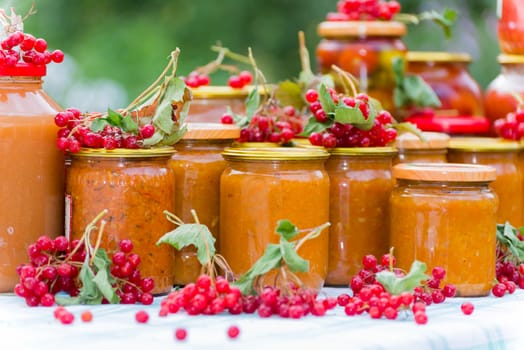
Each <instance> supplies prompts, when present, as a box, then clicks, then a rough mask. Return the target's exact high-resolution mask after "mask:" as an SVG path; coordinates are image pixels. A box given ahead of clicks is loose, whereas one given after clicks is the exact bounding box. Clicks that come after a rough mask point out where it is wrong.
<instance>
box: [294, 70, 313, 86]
mask: <svg viewBox="0 0 524 350" xmlns="http://www.w3.org/2000/svg"><path fill="white" fill-rule="evenodd" d="M316 78H317V77H316V76H315V74H313V72H312V71H310V70H308V71H306V72H304V71H301V72H300V73H299V74H298V81H299V82H300V84H302V85H304V86H311V85H312V84H314V82H315V80H317V79H316Z"/></svg>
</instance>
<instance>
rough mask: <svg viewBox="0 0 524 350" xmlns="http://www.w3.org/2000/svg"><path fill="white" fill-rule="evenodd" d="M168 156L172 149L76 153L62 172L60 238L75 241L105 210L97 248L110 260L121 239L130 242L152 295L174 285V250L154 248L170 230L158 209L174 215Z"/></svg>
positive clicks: (171, 174)
mask: <svg viewBox="0 0 524 350" xmlns="http://www.w3.org/2000/svg"><path fill="white" fill-rule="evenodd" d="M174 152H175V151H174V149H173V148H172V147H162V148H156V149H155V148H152V149H120V148H117V149H114V150H111V151H106V150H104V149H94V148H93V149H81V150H80V152H78V153H72V154H70V157H71V162H70V165H69V166H68V171H67V179H66V216H67V218H66V220H67V222H66V227H68V228H69V229H68V230H67V231H68V232H66V235H67V236H70V238H71V239H80V238H81V237H82V235H83V233H84V229H85V227H86V226H87V225H88V224H89V222H91V220H93V219H94V218H95V217H96V216H97V215H98V214H99V213H101V212H102V211H103V210H104V209H107V211H108V212H107V214H106V215H105V216H104V220H106V222H107V224H106V226H105V229H104V235H103V237H102V241H101V245H100V247H102V248H104V249H105V250H106V251H107V252H108V254H109V256H111V255H112V254H113V252H114V251H115V250H118V245H119V242H120V241H121V240H122V239H130V240H131V241H132V242H133V245H134V252H135V253H137V254H138V255H139V256H140V259H141V262H140V266H139V267H140V273H141V275H142V277H152V278H153V280H154V282H155V288H154V289H153V291H152V293H154V294H164V293H168V292H169V291H170V290H171V288H172V286H173V280H174V260H175V256H174V249H173V248H172V247H170V246H168V245H166V244H161V245H159V246H157V245H156V242H157V241H158V239H159V238H160V237H162V236H163V235H164V234H165V233H166V232H169V231H171V230H173V224H172V223H170V222H169V221H167V219H166V217H165V215H164V210H168V211H170V212H172V213H173V212H175V175H174V172H173V170H172V169H171V167H170V166H169V164H168V162H169V160H170V159H171V157H172V156H173V154H174ZM121 273H123V272H122V271H121Z"/></svg>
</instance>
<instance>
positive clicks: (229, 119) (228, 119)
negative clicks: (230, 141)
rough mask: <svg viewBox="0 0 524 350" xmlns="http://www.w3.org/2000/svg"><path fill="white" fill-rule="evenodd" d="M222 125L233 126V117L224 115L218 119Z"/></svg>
mask: <svg viewBox="0 0 524 350" xmlns="http://www.w3.org/2000/svg"><path fill="white" fill-rule="evenodd" d="M220 122H221V123H222V124H233V116H232V115H231V114H228V113H225V114H223V115H222V117H221V118H220Z"/></svg>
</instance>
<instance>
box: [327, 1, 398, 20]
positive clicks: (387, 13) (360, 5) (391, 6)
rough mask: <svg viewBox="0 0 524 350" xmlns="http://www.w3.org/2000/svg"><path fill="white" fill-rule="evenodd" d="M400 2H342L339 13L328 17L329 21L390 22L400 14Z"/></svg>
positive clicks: (338, 5) (338, 8) (338, 9)
mask: <svg viewBox="0 0 524 350" xmlns="http://www.w3.org/2000/svg"><path fill="white" fill-rule="evenodd" d="M400 7H401V6H400V3H399V2H398V1H395V0H392V1H383V0H340V1H339V2H338V3H337V11H338V12H331V13H328V15H327V20H328V21H359V20H360V21H373V20H383V21H389V20H391V19H392V18H393V16H394V15H396V14H397V13H399V12H400Z"/></svg>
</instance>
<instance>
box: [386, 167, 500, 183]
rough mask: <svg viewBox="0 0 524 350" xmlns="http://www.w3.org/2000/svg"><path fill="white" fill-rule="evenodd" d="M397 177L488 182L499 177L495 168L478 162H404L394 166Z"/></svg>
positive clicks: (420, 179)
mask: <svg viewBox="0 0 524 350" xmlns="http://www.w3.org/2000/svg"><path fill="white" fill-rule="evenodd" d="M393 176H394V177H395V178H397V179H404V180H417V181H442V182H488V181H493V180H495V178H496V177H497V173H496V170H495V168H493V167H491V166H487V165H477V164H455V163H403V164H397V165H395V166H394V167H393Z"/></svg>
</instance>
